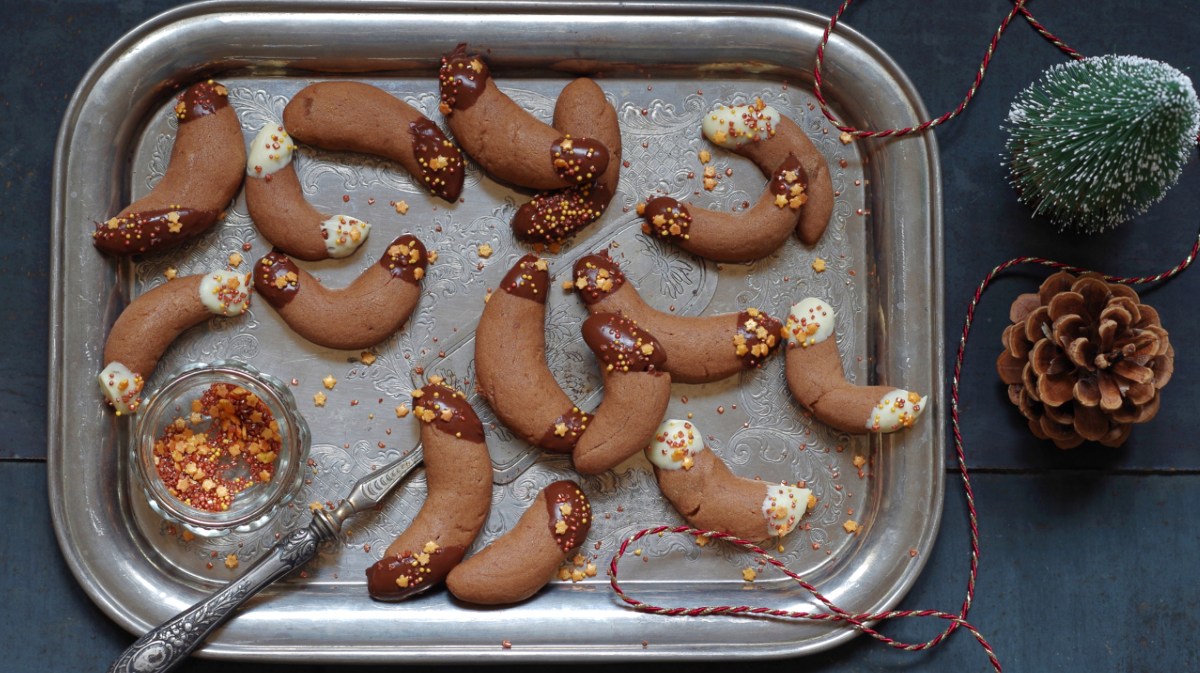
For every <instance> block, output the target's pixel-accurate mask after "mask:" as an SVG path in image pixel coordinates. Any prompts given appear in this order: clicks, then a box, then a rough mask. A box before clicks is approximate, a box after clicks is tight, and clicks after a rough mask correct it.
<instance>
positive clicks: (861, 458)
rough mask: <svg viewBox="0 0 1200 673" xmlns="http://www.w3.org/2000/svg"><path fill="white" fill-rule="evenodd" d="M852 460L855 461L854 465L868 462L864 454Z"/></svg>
mask: <svg viewBox="0 0 1200 673" xmlns="http://www.w3.org/2000/svg"><path fill="white" fill-rule="evenodd" d="M851 462H853V463H854V467H862V466H863V465H866V464H867V459H866V458H864V457H862V456H855V457H854V460H853V461H851Z"/></svg>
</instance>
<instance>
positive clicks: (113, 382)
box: [96, 361, 145, 416]
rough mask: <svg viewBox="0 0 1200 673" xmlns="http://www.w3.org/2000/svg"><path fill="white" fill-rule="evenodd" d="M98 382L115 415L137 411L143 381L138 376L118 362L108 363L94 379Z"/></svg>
mask: <svg viewBox="0 0 1200 673" xmlns="http://www.w3.org/2000/svg"><path fill="white" fill-rule="evenodd" d="M96 380H97V381H99V382H100V390H102V391H103V392H104V397H105V398H107V399H108V401H109V403H111V404H112V406H113V409H115V410H116V412H117V415H118V416H120V415H122V414H132V413H134V412H135V411H137V408H138V406H140V405H141V403H142V401H141V400H140V399H139V398H138V395H140V394H141V392H142V386H143V385H145V381H143V380H142V376H141V375H140V374H135V373H134V372H132V371H130V369H129V368H128V367H126V366H125V365H123V364H121V363H120V362H116V361H113V362H110V363H109V364H108V366H107V367H105V368H104V371H102V372H100V375H99V376H97V377H96Z"/></svg>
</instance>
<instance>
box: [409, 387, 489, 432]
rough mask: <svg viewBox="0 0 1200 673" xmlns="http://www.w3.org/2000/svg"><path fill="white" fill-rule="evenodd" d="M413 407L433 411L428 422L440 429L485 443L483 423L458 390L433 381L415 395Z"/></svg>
mask: <svg viewBox="0 0 1200 673" xmlns="http://www.w3.org/2000/svg"><path fill="white" fill-rule="evenodd" d="M413 408H414V409H425V410H428V411H430V412H432V414H433V416H432V418H431V419H430V420H428V421H426V422H428V423H432V424H433V426H434V427H435V428H437V429H438V430H441V431H442V432H444V433H446V434H448V435H451V436H454V437H458V438H460V439H465V440H467V441H468V442H476V443H479V444H482V443H483V423H482V422H480V420H479V416H477V415H476V414H475V410H474V409H473V408H471V405H470V404H469V403H467V399H466V397H465V396H463V394H462V393H460V392H458V391H457V390H454V389H453V388H448V387H446V386H443V385H437V384H433V383H431V384H429V385H427V386H425V387H423V388H421V395H420V396H419V397H418V396H416V395H414V396H413ZM418 417H419V418H420V416H418ZM421 420H423V421H425V420H426V419H425V418H421Z"/></svg>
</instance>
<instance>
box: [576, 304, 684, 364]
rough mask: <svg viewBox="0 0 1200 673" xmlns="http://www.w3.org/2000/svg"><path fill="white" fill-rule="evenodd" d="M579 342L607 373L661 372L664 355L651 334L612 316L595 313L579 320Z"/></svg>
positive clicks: (630, 322)
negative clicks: (594, 355) (657, 370)
mask: <svg viewBox="0 0 1200 673" xmlns="http://www.w3.org/2000/svg"><path fill="white" fill-rule="evenodd" d="M583 340H584V341H585V342H586V343H587V345H588V348H590V349H592V352H593V353H595V354H596V359H598V360H599V361H600V363H601V366H603V367H605V368H606V369H607V370H609V371H619V372H644V371H649V370H653V369H662V366H663V363H665V362H666V360H667V355H666V353H665V352H664V351H663V348H662V345H661V344H659V343H658V340H657V339H655V338H654V336H653V335H651V334H650V333H648V332H646V331H645V330H642V329H640V328H638V326H637V325H636V324H634V322H633V321H632V320H629V319H627V318H624V317H622V316H620V315H617V314H615V313H595V314H592V315H590V316H588V318H587V320H584V321H583Z"/></svg>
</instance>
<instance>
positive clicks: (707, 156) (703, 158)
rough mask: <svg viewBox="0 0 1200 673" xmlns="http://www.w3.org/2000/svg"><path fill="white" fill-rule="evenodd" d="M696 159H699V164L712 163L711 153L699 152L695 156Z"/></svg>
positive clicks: (706, 151)
mask: <svg viewBox="0 0 1200 673" xmlns="http://www.w3.org/2000/svg"><path fill="white" fill-rule="evenodd" d="M697 158H698V159H700V163H702V164H707V163H708V162H710V161H712V152H709V151H708V150H700V154H699V155H697Z"/></svg>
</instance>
